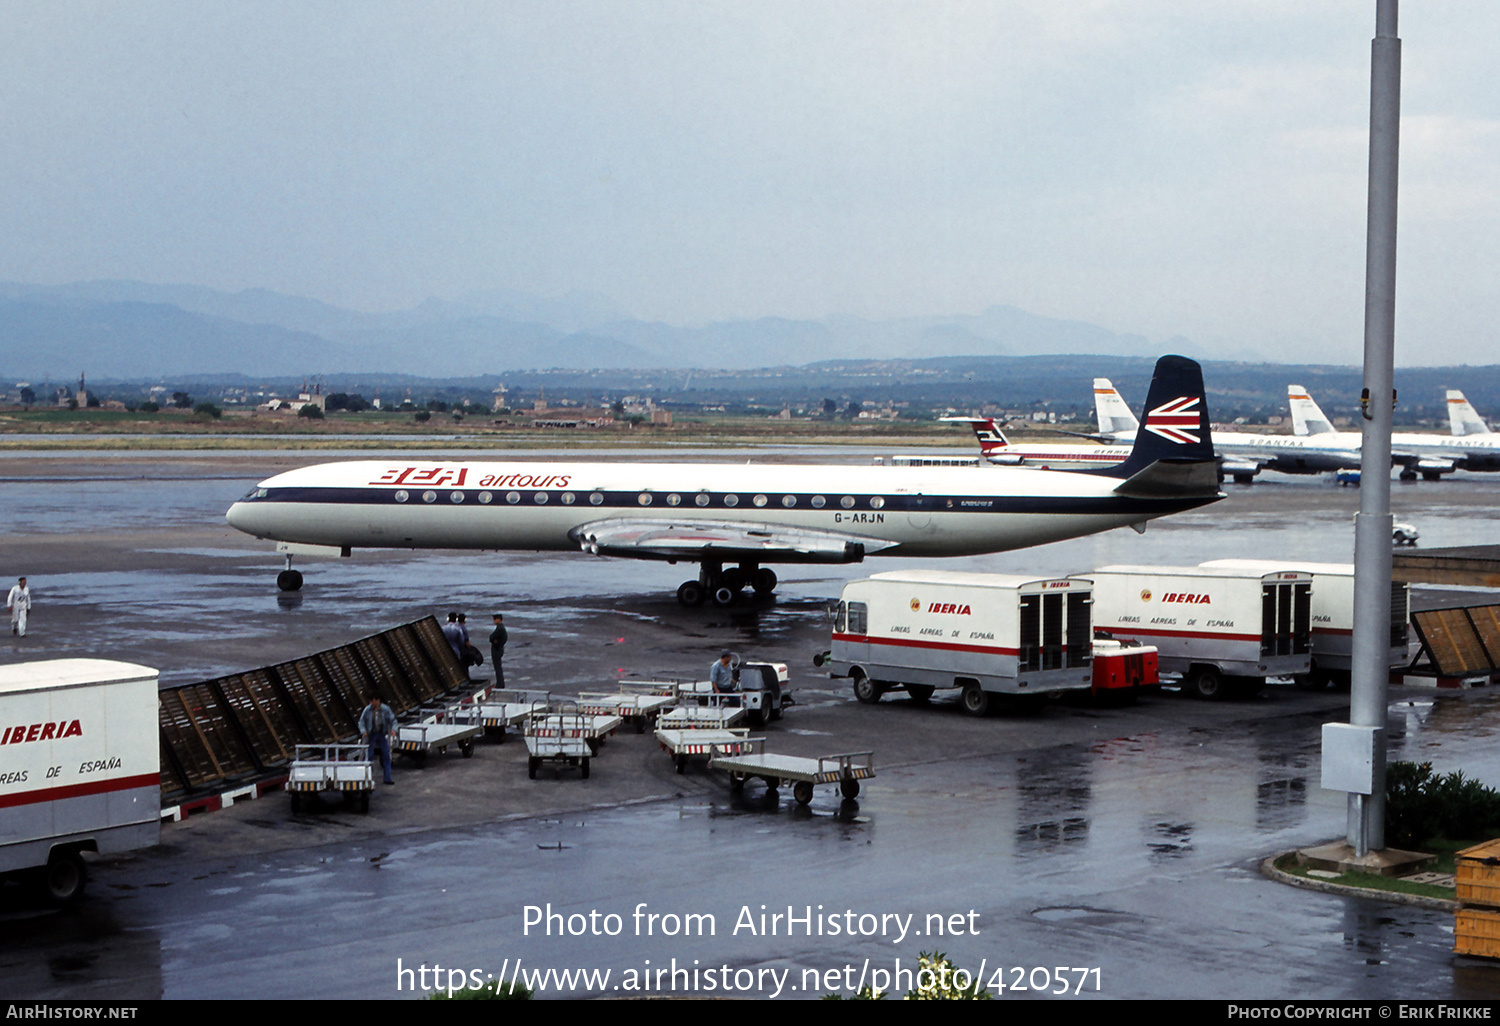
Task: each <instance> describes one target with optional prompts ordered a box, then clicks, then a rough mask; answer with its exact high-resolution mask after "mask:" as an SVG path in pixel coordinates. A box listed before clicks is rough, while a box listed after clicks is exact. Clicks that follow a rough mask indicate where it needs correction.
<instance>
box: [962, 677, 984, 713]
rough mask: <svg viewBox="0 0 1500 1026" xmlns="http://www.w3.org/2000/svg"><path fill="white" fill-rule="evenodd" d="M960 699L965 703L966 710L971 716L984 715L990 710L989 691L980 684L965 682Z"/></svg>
mask: <svg viewBox="0 0 1500 1026" xmlns="http://www.w3.org/2000/svg"><path fill="white" fill-rule="evenodd" d="M959 700H960V701H961V702H962V703H963V707H964V712H966V713H968V714H969V715H970V716H983V715H984V714H985V713H987V712H989V711H990V696H989V693H988V692H987V691H985V690H984V688H982V687H980V686H979V685H978V684H974V683H969V684H965V685H964V690H963V694H962V695H960V696H959Z"/></svg>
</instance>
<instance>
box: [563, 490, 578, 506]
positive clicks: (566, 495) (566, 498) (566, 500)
mask: <svg viewBox="0 0 1500 1026" xmlns="http://www.w3.org/2000/svg"><path fill="white" fill-rule="evenodd" d="M575 498H576V496H574V494H573V493H572V492H563V493H562V504H563V505H564V506H571V505H573V500H574V499H575Z"/></svg>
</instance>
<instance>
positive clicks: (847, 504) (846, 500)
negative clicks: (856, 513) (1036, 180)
mask: <svg viewBox="0 0 1500 1026" xmlns="http://www.w3.org/2000/svg"><path fill="white" fill-rule="evenodd" d="M839 505H840V506H842V507H844V508H845V509H853V508H854V496H852V495H846V496H844V497H843V498H842V499H840V500H839Z"/></svg>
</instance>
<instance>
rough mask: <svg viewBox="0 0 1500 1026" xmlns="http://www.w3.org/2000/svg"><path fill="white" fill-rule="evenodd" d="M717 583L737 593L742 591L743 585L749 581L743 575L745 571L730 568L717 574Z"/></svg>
mask: <svg viewBox="0 0 1500 1026" xmlns="http://www.w3.org/2000/svg"><path fill="white" fill-rule="evenodd" d="M719 583H720V584H721V585H723V586H724V587H726V588H729V589H730V590H731V591H734V592H736V593H738V592H741V591H744V590H745V585H746V584H749V583H750V582H749V580H748V579H747V578H746V577H745V571H743V570H738V569H734V568H731V569H728V570H725V571H724V572H723V573H722V574H720V575H719Z"/></svg>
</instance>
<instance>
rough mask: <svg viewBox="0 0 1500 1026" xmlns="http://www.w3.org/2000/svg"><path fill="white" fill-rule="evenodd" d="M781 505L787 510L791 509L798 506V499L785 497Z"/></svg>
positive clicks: (790, 496) (792, 496) (782, 498)
mask: <svg viewBox="0 0 1500 1026" xmlns="http://www.w3.org/2000/svg"><path fill="white" fill-rule="evenodd" d="M781 504H782V505H783V506H785V507H786V508H787V509H791V508H792V507H793V506H795V505H797V497H796V496H795V495H783V496H782V497H781Z"/></svg>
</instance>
